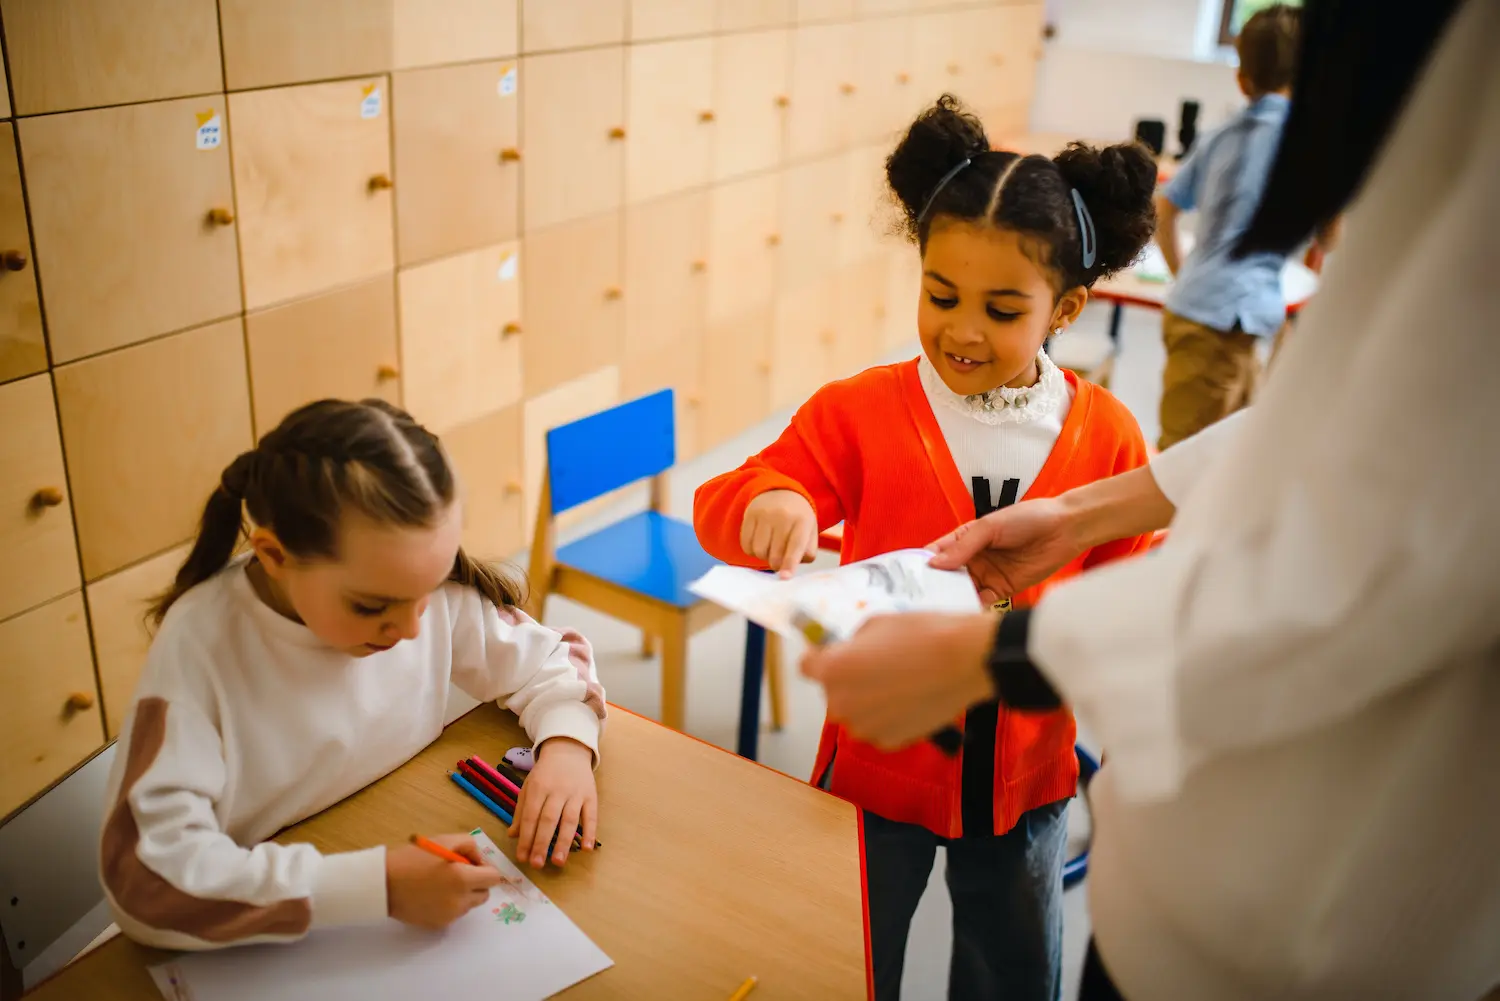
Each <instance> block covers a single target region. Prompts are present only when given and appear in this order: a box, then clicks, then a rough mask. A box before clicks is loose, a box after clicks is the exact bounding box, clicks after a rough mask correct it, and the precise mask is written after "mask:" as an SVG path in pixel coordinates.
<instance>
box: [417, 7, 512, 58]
mask: <svg viewBox="0 0 1500 1001" xmlns="http://www.w3.org/2000/svg"><path fill="white" fill-rule="evenodd" d="M394 16H395V28H394V34H393V39H392V45H393V53H394V55H393V59H392V63H391V65H392V66H394V67H395V68H396V69H411V68H413V67H416V66H438V65H441V64H443V63H462V62H472V61H474V60H476V59H499V58H500V57H502V56H513V55H515V54H516V53H517V52H519V51H520V36H519V19H518V11H517V0H395V11H394Z"/></svg>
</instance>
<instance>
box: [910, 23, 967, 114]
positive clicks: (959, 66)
mask: <svg viewBox="0 0 1500 1001" xmlns="http://www.w3.org/2000/svg"><path fill="white" fill-rule="evenodd" d="M912 27H913V31H912V81H913V83H914V84H915V86H916V90H917V95H918V98H919V100H921V101H922V102H923V103H924V104H931V103H932V102H933V101H936V100H937V99H938V96H939V95H941V94H942V93H944V92H945V91H951V92H953V93H956V94H957V95H958V96H959V97H963V98H964V99H965V100H966V101H967V100H968V98H967V97H965V94H964V90H963V86H962V81H961V80H960V77H961V76H962V72H963V55H964V52H965V51H966V49H967V46H966V44H965V42H964V39H963V36H962V34H961V33H960V28H961V25H960V23H959V18H958V14H957V13H956V12H954V11H942V12H938V13H930V14H923V15H921V16H920V17H914V18H912Z"/></svg>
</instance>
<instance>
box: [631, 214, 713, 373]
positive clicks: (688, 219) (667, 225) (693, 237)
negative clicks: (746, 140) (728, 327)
mask: <svg viewBox="0 0 1500 1001" xmlns="http://www.w3.org/2000/svg"><path fill="white" fill-rule="evenodd" d="M708 201H709V198H708V193H707V192H706V191H694V192H689V193H688V194H685V195H674V196H672V197H670V198H664V199H661V200H659V201H655V202H650V203H648V204H646V205H634V206H631V207H630V208H629V209H627V210H626V213H625V288H627V289H628V290H629V294H628V295H626V296H625V359H626V363H627V364H626V368H625V370H624V372H623V376H624V379H625V390H624V392H625V395H626V396H627V397H630V396H637V395H640V394H639V393H637V392H635V389H634V387H635V385H636V383H635V381H634V375H635V372H634V370H633V369H632V368H631V364H632V363H633V362H638V361H640V360H642V359H646V358H650V357H654V356H657V355H659V354H660V353H661V352H662V351H664V350H666V349H667V348H668V347H669V346H670V345H674V344H680V343H681V342H683V341H691V342H697V341H699V340H701V339H702V336H703V328H704V324H705V323H706V321H707V319H708V268H709V263H708ZM695 378H696V376H695ZM657 388H659V387H657Z"/></svg>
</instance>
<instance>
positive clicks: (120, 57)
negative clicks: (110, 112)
mask: <svg viewBox="0 0 1500 1001" xmlns="http://www.w3.org/2000/svg"><path fill="white" fill-rule="evenodd" d="M0 12H3V14H4V17H5V42H6V46H5V47H6V49H7V50H8V51H9V53H10V79H11V84H12V86H14V87H15V91H16V113H17V114H21V115H40V114H45V113H47V112H53V111H71V110H73V109H75V108H96V107H102V106H104V105H110V104H134V103H137V102H140V101H156V100H160V99H162V98H169V97H185V96H187V95H189V94H207V93H209V92H211V91H217V90H222V89H223V77H222V70H221V68H220V65H219V18H218V12H217V10H216V9H215V6H214V0H132V2H131V3H120V2H118V0H3V2H0Z"/></svg>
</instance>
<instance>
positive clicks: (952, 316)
mask: <svg viewBox="0 0 1500 1001" xmlns="http://www.w3.org/2000/svg"><path fill="white" fill-rule="evenodd" d="M1025 240H1026V238H1025V237H1023V236H1022V235H1021V234H1019V233H1016V232H1015V231H1013V230H1008V229H1001V228H997V227H995V226H990V225H986V224H979V223H973V222H962V221H958V220H951V219H941V218H939V219H936V220H934V221H933V224H932V229H931V231H930V232H929V234H928V237H927V246H926V250H925V251H924V253H923V255H922V300H921V303H920V304H919V306H918V308H917V331H918V333H919V335H920V336H921V340H922V350H923V351H924V352H926V354H927V358H928V360H929V361H931V362H932V365H933V367H934V368H936V369H937V372H938V375H939V376H941V377H942V380H943V382H944V384H945V385H947V387H948V388H949V389H951V390H953V391H954V392H955V393H958V394H959V395H961V396H973V395H975V394H979V393H987V392H989V391H990V390H992V389H995V388H997V387H999V386H1012V387H1021V386H1030V385H1033V384H1034V383H1035V382H1036V381H1037V378H1038V377H1039V373H1038V371H1037V364H1036V356H1037V352H1039V351H1040V350H1041V348H1042V342H1043V341H1045V340H1046V339H1047V336H1048V334H1050V333H1051V332H1052V330H1053V329H1054V328H1056V327H1060V326H1066V325H1067V324H1069V323H1071V322H1072V321H1073V319H1074V318H1076V317H1077V315H1078V312H1079V311H1080V310H1081V309H1082V308H1083V304H1084V302H1086V301H1087V300H1088V293H1087V292H1086V291H1084V290H1083V289H1082V288H1076V289H1070V290H1068V291H1066V292H1064V293H1063V294H1062V295H1061V296H1059V295H1058V293H1057V290H1056V289H1054V287H1053V284H1052V282H1053V278H1052V276H1051V275H1050V274H1049V273H1048V272H1047V270H1046V269H1044V268H1043V267H1041V266H1039V265H1037V264H1036V263H1035V262H1034V261H1033V260H1032V258H1031V256H1030V255H1028V254H1027V253H1026V250H1027V248H1026V246H1025Z"/></svg>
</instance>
